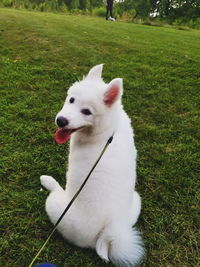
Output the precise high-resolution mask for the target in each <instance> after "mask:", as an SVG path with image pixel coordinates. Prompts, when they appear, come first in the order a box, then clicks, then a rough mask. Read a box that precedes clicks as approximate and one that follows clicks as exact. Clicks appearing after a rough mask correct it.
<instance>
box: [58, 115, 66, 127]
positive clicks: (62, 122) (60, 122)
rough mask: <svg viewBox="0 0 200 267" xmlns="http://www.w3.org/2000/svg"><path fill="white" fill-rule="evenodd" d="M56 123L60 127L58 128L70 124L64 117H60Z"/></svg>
mask: <svg viewBox="0 0 200 267" xmlns="http://www.w3.org/2000/svg"><path fill="white" fill-rule="evenodd" d="M56 123H57V125H58V127H61V128H62V127H65V126H66V125H67V124H68V123H69V122H68V120H67V119H65V118H64V117H62V116H60V117H58V118H57V120H56Z"/></svg>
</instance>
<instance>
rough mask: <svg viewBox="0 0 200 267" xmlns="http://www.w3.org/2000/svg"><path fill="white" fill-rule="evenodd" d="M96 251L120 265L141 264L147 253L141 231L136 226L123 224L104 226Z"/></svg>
mask: <svg viewBox="0 0 200 267" xmlns="http://www.w3.org/2000/svg"><path fill="white" fill-rule="evenodd" d="M96 251H97V253H98V255H99V256H100V257H101V258H102V259H103V260H105V261H107V262H108V261H109V260H110V261H111V262H112V263H113V264H114V265H116V266H120V267H121V266H123V267H132V266H135V265H136V264H139V263H140V262H141V260H142V258H143V257H144V254H145V250H144V246H143V242H142V238H141V236H140V233H139V232H138V231H137V230H136V229H135V228H131V227H129V228H128V227H122V225H112V226H107V227H106V228H104V230H103V231H102V232H101V234H100V236H99V238H98V240H97V243H96Z"/></svg>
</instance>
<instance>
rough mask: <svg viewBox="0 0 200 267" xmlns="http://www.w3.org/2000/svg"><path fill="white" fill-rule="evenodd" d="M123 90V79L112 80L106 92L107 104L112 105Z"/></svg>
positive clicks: (105, 101) (105, 100)
mask: <svg viewBox="0 0 200 267" xmlns="http://www.w3.org/2000/svg"><path fill="white" fill-rule="evenodd" d="M122 91H123V81H122V79H120V78H116V79H114V80H112V81H111V82H110V83H109V84H108V87H107V90H106V92H105V93H104V103H105V104H106V106H108V107H111V106H112V104H114V103H115V102H116V101H117V100H118V99H120V97H121V96H122Z"/></svg>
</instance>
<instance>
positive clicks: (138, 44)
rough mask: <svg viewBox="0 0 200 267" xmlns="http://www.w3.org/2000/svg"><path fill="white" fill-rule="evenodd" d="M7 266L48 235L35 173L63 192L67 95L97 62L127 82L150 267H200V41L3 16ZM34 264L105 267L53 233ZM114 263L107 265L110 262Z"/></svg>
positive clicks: (181, 34) (152, 30) (148, 30)
mask: <svg viewBox="0 0 200 267" xmlns="http://www.w3.org/2000/svg"><path fill="white" fill-rule="evenodd" d="M0 37H1V38H0V53H1V60H0V81H1V82H0V89H1V97H0V112H1V116H0V132H1V139H0V145H1V146H0V152H1V158H0V160H1V166H2V168H1V169H0V178H1V183H0V203H1V216H0V230H1V236H0V266H27V265H28V264H29V263H30V261H31V260H32V258H33V256H34V255H35V253H36V252H37V250H38V249H39V247H40V246H41V245H42V244H43V242H44V240H45V238H46V237H47V235H48V233H49V231H50V229H51V224H50V222H49V220H48V218H47V215H46V214H45V211H44V203H45V199H46V196H47V193H46V192H40V191H39V189H40V183H39V176H40V175H42V174H48V175H52V176H54V177H55V178H56V179H57V180H58V181H59V182H60V183H61V184H62V185H64V184H65V169H66V160H67V153H68V145H58V144H56V143H55V141H54V133H55V130H56V127H55V125H54V118H55V115H56V113H57V112H58V110H59V109H60V108H61V107H62V104H63V101H64V98H65V95H66V91H67V88H68V87H69V86H70V85H71V83H72V82H74V81H75V80H76V79H77V77H78V78H81V77H82V75H83V74H86V73H87V71H88V70H89V69H90V68H91V67H92V66H93V65H95V64H99V63H105V66H104V77H105V81H107V82H108V81H110V80H111V79H113V78H115V77H122V78H123V79H124V96H123V104H124V107H125V110H126V111H127V113H128V114H129V116H130V117H131V119H132V122H133V126H134V129H135V139H136V146H137V149H138V181H137V190H138V191H139V193H140V194H141V196H142V200H143V207H142V213H141V217H140V220H139V222H138V224H137V226H138V227H139V229H140V230H141V231H142V232H143V236H144V240H145V245H146V249H147V256H146V259H145V261H144V263H143V265H142V266H145V267H148V266H156V267H157V266H160V267H161V266H162V267H165V266H166V267H172V266H173V267H174V266H176V267H183V266H188V267H191V266H195V267H196V266H198V261H197V257H198V241H199V240H198V237H199V224H200V222H199V214H198V209H199V194H198V188H199V180H198V178H199V177H198V168H199V163H200V161H199V158H200V157H199V156H200V155H199V151H200V146H199V141H198V137H199V136H200V130H199V129H200V127H199V123H200V119H199V118H200V116H199V115H200V114H199V106H198V105H199V103H200V97H199V88H200V53H199V48H200V32H199V31H179V30H175V29H170V28H159V27H149V26H145V25H135V24H132V23H131V24H130V23H123V22H116V23H111V22H107V21H105V20H104V19H101V18H94V17H87V16H73V15H60V14H50V13H37V12H29V11H17V10H9V9H0ZM38 262H52V263H54V264H57V265H58V266H59V267H63V266H64V267H68V266H70V267H74V266H77V267H80V266H87V267H89V266H93V267H100V266H104V264H103V263H102V261H101V260H100V259H99V258H98V257H97V256H96V254H95V252H92V251H90V250H86V249H80V248H77V247H74V246H72V245H70V244H68V243H67V242H66V241H64V240H63V238H62V237H61V236H60V235H59V234H58V233H56V234H55V235H54V237H53V238H52V240H51V241H50V242H49V243H48V245H47V247H46V248H45V250H44V252H43V253H42V255H41V256H40V258H39V260H38ZM105 266H111V265H105Z"/></svg>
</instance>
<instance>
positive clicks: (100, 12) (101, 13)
mask: <svg viewBox="0 0 200 267" xmlns="http://www.w3.org/2000/svg"><path fill="white" fill-rule="evenodd" d="M92 15H94V16H97V17H104V18H105V16H106V8H105V7H95V8H93V9H92Z"/></svg>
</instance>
